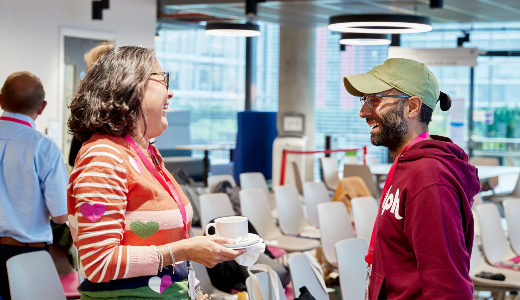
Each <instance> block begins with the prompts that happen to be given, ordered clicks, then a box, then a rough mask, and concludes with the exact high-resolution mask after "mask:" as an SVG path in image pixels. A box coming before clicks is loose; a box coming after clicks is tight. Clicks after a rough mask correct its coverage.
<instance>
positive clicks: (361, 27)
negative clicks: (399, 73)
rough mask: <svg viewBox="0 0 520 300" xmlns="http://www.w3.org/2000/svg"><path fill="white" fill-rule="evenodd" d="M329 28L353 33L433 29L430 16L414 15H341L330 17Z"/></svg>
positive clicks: (410, 31) (389, 32)
mask: <svg viewBox="0 0 520 300" xmlns="http://www.w3.org/2000/svg"><path fill="white" fill-rule="evenodd" d="M329 29H330V30H332V31H339V32H352V33H384V34H398V33H416V32H427V31H431V30H432V25H431V20H430V18H428V17H420V16H412V15H389V14H367V15H341V16H334V17H330V19H329Z"/></svg>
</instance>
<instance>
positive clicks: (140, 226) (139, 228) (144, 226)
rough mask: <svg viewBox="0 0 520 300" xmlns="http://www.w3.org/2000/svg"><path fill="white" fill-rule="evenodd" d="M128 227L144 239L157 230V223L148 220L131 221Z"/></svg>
mask: <svg viewBox="0 0 520 300" xmlns="http://www.w3.org/2000/svg"><path fill="white" fill-rule="evenodd" d="M130 228H131V229H132V232H133V233H135V234H136V235H137V236H138V237H140V238H142V239H143V240H144V239H146V238H149V237H151V236H152V235H154V234H155V233H156V232H157V231H158V230H159V223H158V222H155V221H148V223H144V222H142V221H133V222H132V223H131V224H130Z"/></svg>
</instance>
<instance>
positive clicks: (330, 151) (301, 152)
mask: <svg viewBox="0 0 520 300" xmlns="http://www.w3.org/2000/svg"><path fill="white" fill-rule="evenodd" d="M360 149H363V164H364V165H366V164H367V161H366V156H367V146H363V148H355V149H333V150H318V151H295V150H285V149H284V150H283V155H282V170H281V174H280V185H284V182H285V164H286V162H287V154H316V153H325V154H329V153H335V152H350V151H358V150H360Z"/></svg>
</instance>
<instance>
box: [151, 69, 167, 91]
mask: <svg viewBox="0 0 520 300" xmlns="http://www.w3.org/2000/svg"><path fill="white" fill-rule="evenodd" d="M150 75H163V76H164V79H163V80H159V79H155V78H148V79H150V80H153V81H157V82H160V83H162V84H164V86H165V87H166V89H168V87H169V86H170V72H159V73H151V74H150Z"/></svg>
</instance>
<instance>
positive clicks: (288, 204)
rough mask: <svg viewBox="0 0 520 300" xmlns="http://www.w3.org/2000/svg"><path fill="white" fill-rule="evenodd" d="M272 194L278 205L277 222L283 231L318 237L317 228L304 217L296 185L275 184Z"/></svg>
mask: <svg viewBox="0 0 520 300" xmlns="http://www.w3.org/2000/svg"><path fill="white" fill-rule="evenodd" d="M274 195H275V198H276V206H277V207H278V222H279V223H280V229H281V230H282V232H283V233H285V234H291V235H301V234H303V233H304V232H305V234H307V233H308V234H311V236H312V237H317V238H318V237H319V230H318V229H317V228H315V227H313V226H312V225H311V224H310V223H309V222H308V221H307V219H306V218H305V213H304V212H303V203H302V201H301V200H300V195H299V194H298V190H297V189H296V187H294V186H290V185H285V186H277V187H276V188H275V193H274ZM311 232H313V233H314V235H312V233H311ZM305 234H304V236H305Z"/></svg>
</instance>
